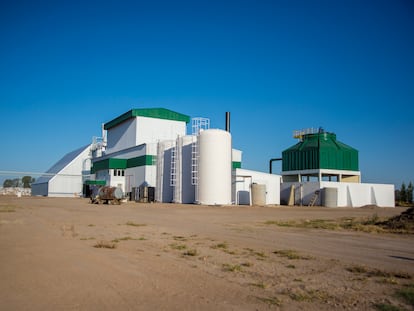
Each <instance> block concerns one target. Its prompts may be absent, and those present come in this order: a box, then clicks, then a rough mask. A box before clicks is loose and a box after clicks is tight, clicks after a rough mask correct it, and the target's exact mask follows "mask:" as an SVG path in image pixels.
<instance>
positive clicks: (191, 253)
mask: <svg viewBox="0 0 414 311" xmlns="http://www.w3.org/2000/svg"><path fill="white" fill-rule="evenodd" d="M183 255H184V256H197V255H198V252H197V250H196V249H189V250H188V251H185V252H184V253H183Z"/></svg>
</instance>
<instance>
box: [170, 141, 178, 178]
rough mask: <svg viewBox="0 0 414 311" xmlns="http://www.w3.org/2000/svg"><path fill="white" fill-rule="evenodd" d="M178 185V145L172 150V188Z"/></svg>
mask: <svg viewBox="0 0 414 311" xmlns="http://www.w3.org/2000/svg"><path fill="white" fill-rule="evenodd" d="M176 183H177V145H175V146H174V147H173V148H171V169H170V186H175V185H176Z"/></svg>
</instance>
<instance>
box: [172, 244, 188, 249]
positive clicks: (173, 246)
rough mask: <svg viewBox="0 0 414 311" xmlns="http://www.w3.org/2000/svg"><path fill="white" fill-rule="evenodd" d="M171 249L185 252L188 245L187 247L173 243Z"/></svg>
mask: <svg viewBox="0 0 414 311" xmlns="http://www.w3.org/2000/svg"><path fill="white" fill-rule="evenodd" d="M170 247H171V248H172V249H178V250H183V249H186V248H187V245H185V244H177V243H172V244H170Z"/></svg>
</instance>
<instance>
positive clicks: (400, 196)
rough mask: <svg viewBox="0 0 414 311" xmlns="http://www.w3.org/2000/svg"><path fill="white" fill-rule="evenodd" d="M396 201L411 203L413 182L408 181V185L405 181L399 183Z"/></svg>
mask: <svg viewBox="0 0 414 311" xmlns="http://www.w3.org/2000/svg"><path fill="white" fill-rule="evenodd" d="M395 199H396V201H397V202H400V203H408V204H412V203H413V183H412V182H411V181H410V183H409V184H408V186H405V183H404V182H403V183H402V185H401V189H400V190H399V191H397V195H396V197H395Z"/></svg>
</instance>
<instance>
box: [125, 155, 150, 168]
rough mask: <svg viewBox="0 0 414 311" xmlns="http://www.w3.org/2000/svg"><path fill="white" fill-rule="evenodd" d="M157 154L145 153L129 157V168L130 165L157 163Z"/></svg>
mask: <svg viewBox="0 0 414 311" xmlns="http://www.w3.org/2000/svg"><path fill="white" fill-rule="evenodd" d="M156 158H157V157H156V156H154V155H150V154H147V155H143V156H140V157H136V158H132V159H128V161H127V168H130V167H138V166H144V165H155V161H156Z"/></svg>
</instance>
